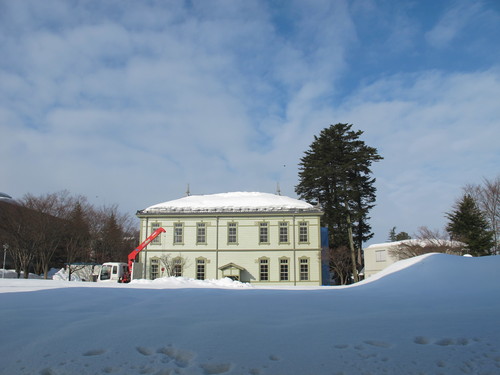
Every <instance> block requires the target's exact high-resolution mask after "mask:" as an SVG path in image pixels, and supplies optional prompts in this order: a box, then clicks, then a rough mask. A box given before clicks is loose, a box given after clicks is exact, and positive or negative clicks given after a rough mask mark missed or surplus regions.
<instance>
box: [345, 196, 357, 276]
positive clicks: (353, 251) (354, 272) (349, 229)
mask: <svg viewBox="0 0 500 375" xmlns="http://www.w3.org/2000/svg"><path fill="white" fill-rule="evenodd" d="M345 208H346V211H347V216H346V219H347V236H348V237H349V249H350V250H351V259H352V276H353V277H354V282H355V283H357V282H358V281H359V278H358V268H357V267H356V265H357V263H356V249H355V248H354V240H353V238H352V226H351V214H350V213H349V208H348V206H347V202H345Z"/></svg>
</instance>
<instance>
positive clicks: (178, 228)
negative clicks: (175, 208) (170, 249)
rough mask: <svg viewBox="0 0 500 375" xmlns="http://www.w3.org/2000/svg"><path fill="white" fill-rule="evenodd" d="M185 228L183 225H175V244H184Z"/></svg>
mask: <svg viewBox="0 0 500 375" xmlns="http://www.w3.org/2000/svg"><path fill="white" fill-rule="evenodd" d="M183 237H184V226H183V225H182V223H175V224H174V243H183V242H184V239H183Z"/></svg>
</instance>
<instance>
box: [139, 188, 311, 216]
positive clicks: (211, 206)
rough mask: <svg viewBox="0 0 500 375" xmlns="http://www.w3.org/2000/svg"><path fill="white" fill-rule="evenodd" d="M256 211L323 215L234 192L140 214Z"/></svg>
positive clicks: (280, 199)
mask: <svg viewBox="0 0 500 375" xmlns="http://www.w3.org/2000/svg"><path fill="white" fill-rule="evenodd" d="M255 211H258V212H261V211H268V212H274V211H280V212H282V211H299V212H304V211H305V212H320V210H319V209H318V208H317V207H315V206H313V205H311V204H309V203H307V202H304V201H300V200H298V199H294V198H290V197H286V196H283V195H275V194H269V193H258V192H232V193H221V194H210V195H189V196H186V197H184V198H180V199H176V200H173V201H168V202H164V203H159V204H155V205H153V206H150V207H148V208H146V209H144V210H141V211H139V212H138V214H162V213H193V212H207V213H210V212H255Z"/></svg>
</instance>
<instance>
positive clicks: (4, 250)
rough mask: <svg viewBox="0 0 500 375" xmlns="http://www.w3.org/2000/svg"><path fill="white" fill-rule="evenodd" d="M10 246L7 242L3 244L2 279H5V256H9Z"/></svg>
mask: <svg viewBox="0 0 500 375" xmlns="http://www.w3.org/2000/svg"><path fill="white" fill-rule="evenodd" d="M8 248H9V245H7V244H6V243H4V244H3V272H2V279H5V258H6V256H7V249H8Z"/></svg>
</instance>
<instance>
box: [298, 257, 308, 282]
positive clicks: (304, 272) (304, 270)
mask: <svg viewBox="0 0 500 375" xmlns="http://www.w3.org/2000/svg"><path fill="white" fill-rule="evenodd" d="M299 278H300V281H308V280H309V259H306V258H302V259H300V277H299Z"/></svg>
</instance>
